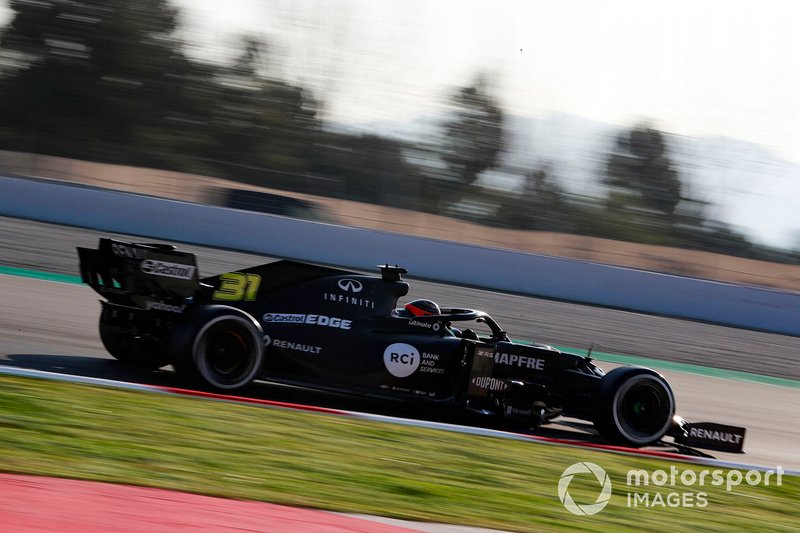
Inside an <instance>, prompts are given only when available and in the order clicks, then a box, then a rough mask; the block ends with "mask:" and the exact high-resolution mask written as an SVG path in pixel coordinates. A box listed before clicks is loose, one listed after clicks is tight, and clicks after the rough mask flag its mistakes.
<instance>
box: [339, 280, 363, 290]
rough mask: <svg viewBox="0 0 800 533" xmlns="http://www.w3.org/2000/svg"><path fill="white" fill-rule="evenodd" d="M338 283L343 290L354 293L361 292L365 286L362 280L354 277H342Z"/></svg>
mask: <svg viewBox="0 0 800 533" xmlns="http://www.w3.org/2000/svg"><path fill="white" fill-rule="evenodd" d="M338 285H339V288H340V289H342V290H343V291H345V292H352V293H358V292H361V289H363V288H364V286H363V285H362V284H361V282H360V281H357V280H354V279H340V280H339V283H338Z"/></svg>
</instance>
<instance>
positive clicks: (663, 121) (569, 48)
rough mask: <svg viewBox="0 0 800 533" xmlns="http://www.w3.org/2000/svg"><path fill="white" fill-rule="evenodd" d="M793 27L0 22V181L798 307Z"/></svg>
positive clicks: (198, 14)
mask: <svg viewBox="0 0 800 533" xmlns="http://www.w3.org/2000/svg"><path fill="white" fill-rule="evenodd" d="M794 10H795V9H794V6H793V4H791V3H789V2H777V1H766V2H755V1H752V2H737V1H732V2H726V3H724V4H720V3H719V2H711V1H699V2H697V1H694V2H688V1H686V2H682V1H670V2H634V1H604V2H593V1H562V2H555V3H554V2H544V1H541V2H540V1H511V0H507V1H503V2H492V1H479V0H474V1H458V0H453V1H446V0H434V1H423V0H420V1H411V0H408V1H385V2H384V1H381V2H375V1H369V0H338V1H337V0H227V1H226V2H224V3H220V2H215V1H212V0H171V1H167V0H137V1H135V2H130V1H124V0H102V1H101V0H70V1H67V0H10V1H8V0H7V1H0V27H2V30H1V32H0V172H4V173H6V174H15V175H29V176H36V177H47V178H55V179H66V180H71V181H77V182H83V183H88V184H92V185H98V186H103V187H112V188H118V189H123V190H133V191H138V192H143V193H147V194H157V195H161V196H167V197H173V198H179V199H183V200H189V201H196V202H206V203H212V204H219V205H226V206H229V207H234V208H239V209H255V210H260V211H265V212H270V213H276V214H281V215H287V216H297V217H303V218H308V219H312V220H320V221H326V222H337V223H344V224H351V225H356V226H362V227H370V228H378V229H386V230H391V231H398V232H403V233H411V234H418V235H426V236H431V237H437V238H446V239H451V240H459V241H464V242H474V243H478V244H485V245H490V246H496V247H502V248H512V249H520V250H525V251H531V252H539V253H547V254H552V255H561V256H567V257H575V258H580V259H587V260H593V261H600V262H606V263H612V264H620V265H627V266H636V267H639V268H648V269H652V270H659V271H665V272H675V273H680V274H687V275H693V276H700V277H711V278H715V279H724V280H728V281H738V282H745V283H753V284H761V285H768V286H775V287H782V288H788V289H792V290H800V269H798V268H797V267H796V265H800V216H798V215H797V213H798V212H800V103H798V100H797V97H796V96H797V94H800V53H799V52H798V50H800V42H799V41H800V36H798V33H797V32H796V31H795V28H794V22H793V21H794V20H795V18H794V17H792V16H791V15H792V13H793V12H794ZM731 258H741V259H742V261H739V260H736V259H731ZM761 261H768V262H770V264H771V266H769V267H767V266H765V263H761Z"/></svg>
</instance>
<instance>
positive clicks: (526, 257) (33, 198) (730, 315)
mask: <svg viewBox="0 0 800 533" xmlns="http://www.w3.org/2000/svg"><path fill="white" fill-rule="evenodd" d="M0 214H2V215H5V216H11V217H18V218H28V219H33V220H40V221H44V222H53V223H57V224H65V225H71V226H81V227H86V228H93V229H97V230H103V231H113V232H117V233H128V234H133V235H141V236H148V237H154V238H159V239H164V240H174V241H180V242H187V243H195V244H203V245H208V246H216V247H221V248H229V249H233V250H242V251H248V252H255V253H260V254H265V255H274V256H279V257H286V258H292V259H299V260H305V261H312V262H316V263H324V264H329V265H339V266H344V267H349V268H356V269H363V270H374V268H375V265H377V264H383V263H387V262H388V263H390V264H395V263H396V264H399V265H401V266H403V267H405V268H407V269H408V270H409V273H410V274H411V275H412V276H415V277H419V278H427V279H431V280H437V281H444V282H448V283H454V284H462V285H471V286H476V287H483V288H487V289H493V290H499V291H508V292H513V293H519V294H526V295H531V296H541V297H547V298H556V299H561V300H569V301H574V302H582V303H589V304H595V305H601V306H607V307H615V308H622V309H630V310H634V311H640V312H644V313H654V314H660V315H668V316H675V317H680V318H687V319H694V320H703V321H708V322H715V323H719V324H725V325H730V326H737V327H745V328H751V329H758V330H764V331H771V332H776V333H783V334H788V335H795V336H800V293H790V292H782V291H776V290H770V289H763V288H755V287H746V286H740V285H734V284H727V283H719V282H713V281H706V280H699V279H693V278H683V277H680V276H673V275H667V274H658V273H654V272H647V271H642V270H635V269H631V268H623V267H614V266H608V265H601V264H595V263H589V262H585V261H577V260H572V259H563V258H557V257H549V256H542V255H536V254H528V253H522V252H515V251H508V250H498V249H492V248H486V247H482V246H476V245H470V244H461V243H455V242H449V241H443V240H436V239H427V238H420V237H412V236H406V235H398V234H393V233H387V232H380V231H374V230H366V229H360V228H351V227H345V226H337V225H334V224H324V223H319V222H310V221H305V220H297V219H291V218H285V217H280V216H275V215H267V214H262V213H253V212H248V211H238V210H232V209H225V208H220V207H212V206H203V205H197V204H191V203H185V202H179V201H174V200H166V199H162V198H154V197H148V196H140V195H135V194H128V193H121V192H117V191H109V190H104V189H95V188H89V187H80V186H72V185H65V184H63V183H55V182H48V181H39V180H28V179H21V178H8V177H0Z"/></svg>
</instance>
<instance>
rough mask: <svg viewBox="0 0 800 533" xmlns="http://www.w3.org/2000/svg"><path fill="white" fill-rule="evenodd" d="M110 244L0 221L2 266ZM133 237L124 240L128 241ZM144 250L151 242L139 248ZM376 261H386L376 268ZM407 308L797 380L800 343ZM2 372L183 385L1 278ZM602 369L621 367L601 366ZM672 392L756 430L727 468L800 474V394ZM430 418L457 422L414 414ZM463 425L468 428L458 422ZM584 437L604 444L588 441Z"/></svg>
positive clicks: (681, 407)
mask: <svg viewBox="0 0 800 533" xmlns="http://www.w3.org/2000/svg"><path fill="white" fill-rule="evenodd" d="M101 236H108V234H107V233H99V232H94V231H91V230H85V229H78V228H70V227H63V226H55V225H51V224H43V223H37V222H31V221H24V220H17V219H9V218H0V265H6V266H14V267H22V268H30V269H35V270H40V271H47V272H56V273H63V274H71V275H76V274H77V273H78V266H77V257H76V255H75V251H74V250H75V247H76V246H89V247H95V246H96V244H97V239H98V238H99V237H101ZM119 237H121V238H126V237H124V236H119ZM134 240H139V241H142V240H143V239H142V238H134ZM180 248H181V249H183V250H187V251H191V252H193V253H195V254H197V256H198V264H199V266H200V269H201V274H202V275H204V276H205V275H212V274H217V273H220V272H225V271H229V270H235V269H237V268H241V267H245V266H252V265H255V264H259V263H263V262H268V261H271V260H273V259H271V258H265V257H261V256H253V255H249V254H242V253H233V252H229V251H224V250H215V249H208V248H201V247H197V246H180ZM376 262H378V261H376ZM411 283H412V287H411V292H410V294H409V296H408V297H406V299H410V298H418V297H427V298H432V299H434V300H437V301H438V302H439V303H441V304H443V305H445V306H453V307H475V308H481V309H484V310H486V311H488V312H490V313H491V314H492V316H494V317H495V319H497V320H498V321H499V322H500V323H501V324H502V325H503V326H504V327H505V328H506V329H507V330H508V331H509V333H510V334H511V336H512V337H514V338H523V339H529V340H538V341H544V342H548V343H552V344H557V345H565V346H574V347H584V348H585V347H588V345H589V344H590V343H591V342H595V343H596V344H599V345H601V346H602V348H599V349H601V350H602V351H605V352H614V353H629V354H635V355H639V356H644V357H653V358H655V359H661V360H668V361H678V362H686V363H694V364H701V365H707V366H713V367H720V368H728V369H734V370H741V371H748V372H756V373H761V374H766V375H772V376H778V377H788V378H793V379H799V378H800V370H799V369H798V364H797V362H798V360H797V358H798V354H800V338H797V337H790V336H782V335H775V334H768V333H760V332H754V331H748V330H740V329H735V328H728V327H722V326H715V325H710V324H700V323H694V322H689V321H684V320H676V319H670V318H664V317H653V316H647V315H642V314H638V313H629V312H623V311H615V310H608V309H603V308H599V307H592V306H583V305H576V304H569V303H564V302H554V301H549V300H541V299H535V298H530V297H522V296H515V295H508V294H501V293H496V292H490V291H481V290H476V289H470V288H464V287H456V286H448V285H442V284H435V283H429V282H420V281H412V282H411ZM0 294H2V295H3V296H2V303H3V305H2V306H1V307H0V364H10V365H15V366H20V367H25V368H33V369H39V370H47V371H54V372H64V373H72V374H80V375H87V376H93V377H102V378H108V379H118V380H123V381H137V382H143V383H152V384H163V385H174V384H175V382H174V376H173V375H172V373H171V372H169V371H168V370H167V371H159V372H155V373H143V372H139V371H135V370H131V369H128V368H125V367H124V366H122V365H119V364H117V362H116V361H114V360H112V359H111V358H110V356H109V355H108V354H107V353H106V352H105V350H104V349H103V348H102V346H101V344H100V340H99V338H98V334H97V318H98V310H99V305H98V303H97V300H98V296H97V295H96V294H95V293H94V292H93V291H92V290H91V289H89V288H88V287H85V286H81V285H71V284H63V283H54V282H49V281H43V280H35V279H26V278H20V277H14V276H0ZM601 366H603V367H604V368H608V367H611V366H613V365H610V364H603V365H601ZM663 373H664V375H665V376H666V377H667V379H668V380H669V382H670V384H671V385H672V386H673V388H674V389H675V393H676V397H677V401H678V412H679V413H680V414H681V415H683V416H684V417H685V418H687V419H689V420H695V421H701V420H702V421H715V422H720V423H727V424H732V425H740V426H744V427H747V428H748V435H747V439H746V446H745V448H746V450H747V451H748V454H747V455H745V456H741V455H733V454H722V453H719V454H715V455H716V456H717V457H718V458H720V459H724V460H729V461H734V462H746V463H756V464H761V465H764V466H773V467H774V466H777V465H781V466H783V467H784V468H786V469H794V470H797V469H798V468H800V446H798V443H799V442H800V424H798V422H800V418H798V416H797V409H798V407H800V388H789V387H779V386H773V385H766V384H759V383H747V382H740V381H727V380H722V379H717V378H710V377H704V376H698V375H693V374H687V373H678V372H663ZM251 392H252V394H254V395H256V396H263V397H265V398H270V399H278V400H284V401H292V402H296V403H309V404H319V405H327V406H332V407H337V408H343V409H350V410H373V411H374V410H375V409H376V408H377V409H379V410H381V412H382V413H384V414H390V415H397V414H402V413H398V412H397V411H396V409H397V408H396V407H395V406H394V405H392V404H387V405H377V404H376V403H375V402H374V401H369V402H364V401H359V400H357V399H355V400H354V399H348V398H342V397H336V396H332V395H326V394H321V393H315V392H312V391H307V390H304V389H296V388H290V387H277V386H267V385H263V384H258V385H256V386H255V387H254V388H253V391H251ZM412 415H413V416H419V417H422V418H426V417H430V418H437V417H448V416H450V414H448V413H438V412H434V413H429V412H427V411H425V410H423V411H421V412H416V413H412ZM459 421H460V420H459ZM539 431H540V433H541V434H544V435H549V436H555V437H565V438H571V437H572V438H574V437H575V436H576V433H575V432H574V430H572V429H571V428H568V427H561V426H558V427H545V428H541V429H540V430H539ZM585 438H586V439H589V440H591V439H594V438H595V437H592V436H586V437H585Z"/></svg>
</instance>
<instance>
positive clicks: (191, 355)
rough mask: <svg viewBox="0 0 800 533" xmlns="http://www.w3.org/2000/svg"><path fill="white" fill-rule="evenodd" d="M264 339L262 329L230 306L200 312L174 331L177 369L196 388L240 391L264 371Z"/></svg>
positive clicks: (173, 340)
mask: <svg viewBox="0 0 800 533" xmlns="http://www.w3.org/2000/svg"><path fill="white" fill-rule="evenodd" d="M263 339H264V333H263V331H262V330H261V327H260V326H259V325H258V323H257V322H256V321H255V320H254V319H253V317H251V316H250V315H248V314H247V313H245V312H243V311H240V310H238V309H235V308H233V307H227V306H211V307H204V308H200V309H198V310H196V311H195V312H193V313H190V314H189V315H188V316H187V317H186V319H185V320H184V321H182V322H181V324H179V325H178V326H177V327H176V328H175V330H173V334H172V340H171V343H172V350H171V352H172V354H173V366H174V367H175V370H176V371H177V372H178V374H179V375H181V377H183V378H184V379H187V380H188V381H190V382H191V383H192V384H197V385H200V386H202V387H204V388H211V389H217V390H224V391H230V390H234V389H240V388H242V387H245V386H246V385H248V384H249V383H250V382H251V381H253V380H254V379H255V378H256V377H257V376H258V373H259V371H260V370H261V364H262V362H263V360H264V340H263Z"/></svg>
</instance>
